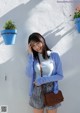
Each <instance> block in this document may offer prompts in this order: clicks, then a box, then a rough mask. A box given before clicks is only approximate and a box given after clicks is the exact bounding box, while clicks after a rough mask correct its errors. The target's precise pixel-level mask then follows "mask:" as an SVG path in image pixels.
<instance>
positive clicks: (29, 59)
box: [26, 53, 34, 77]
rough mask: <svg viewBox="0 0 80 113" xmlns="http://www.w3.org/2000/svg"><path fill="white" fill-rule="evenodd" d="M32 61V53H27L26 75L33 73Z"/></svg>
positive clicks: (29, 75) (30, 75)
mask: <svg viewBox="0 0 80 113" xmlns="http://www.w3.org/2000/svg"><path fill="white" fill-rule="evenodd" d="M33 62H34V58H33V54H29V53H28V54H27V65H26V75H27V76H28V77H32V75H33Z"/></svg>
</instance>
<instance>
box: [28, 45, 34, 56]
mask: <svg viewBox="0 0 80 113" xmlns="http://www.w3.org/2000/svg"><path fill="white" fill-rule="evenodd" d="M28 53H30V54H33V52H32V48H31V45H30V43H29V44H28Z"/></svg>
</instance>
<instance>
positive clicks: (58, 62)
mask: <svg viewBox="0 0 80 113" xmlns="http://www.w3.org/2000/svg"><path fill="white" fill-rule="evenodd" d="M53 57H54V60H55V65H56V66H55V74H51V76H48V75H43V77H40V78H37V79H36V83H37V85H42V84H45V83H49V82H54V81H58V80H61V79H62V78H63V71H62V63H61V60H60V57H59V55H58V53H53V54H52V58H53Z"/></svg>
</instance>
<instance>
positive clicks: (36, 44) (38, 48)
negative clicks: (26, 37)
mask: <svg viewBox="0 0 80 113" xmlns="http://www.w3.org/2000/svg"><path fill="white" fill-rule="evenodd" d="M31 47H32V48H33V50H35V51H36V52H38V53H42V49H43V43H42V42H34V41H31Z"/></svg>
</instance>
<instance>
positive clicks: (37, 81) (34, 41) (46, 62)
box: [26, 33, 63, 113]
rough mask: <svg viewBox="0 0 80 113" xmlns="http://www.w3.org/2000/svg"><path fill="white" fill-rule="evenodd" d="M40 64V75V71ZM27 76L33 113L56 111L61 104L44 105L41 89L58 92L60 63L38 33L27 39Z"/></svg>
mask: <svg viewBox="0 0 80 113" xmlns="http://www.w3.org/2000/svg"><path fill="white" fill-rule="evenodd" d="M40 64H41V66H42V75H43V76H42V77H41V71H40ZM26 72H27V76H28V77H30V78H31V81H30V83H31V84H30V92H29V95H30V101H29V105H30V106H32V107H33V112H34V113H44V108H46V111H47V113H57V108H58V107H59V106H61V104H57V105H54V106H45V105H44V98H43V95H42V88H41V85H42V84H43V91H44V93H45V92H50V91H52V90H53V91H54V92H55V93H57V92H58V80H61V79H62V78H63V72H62V64H61V60H60V57H59V55H58V53H55V52H52V51H51V50H50V49H49V47H48V46H47V44H46V41H45V39H44V37H43V36H42V35H41V34H39V33H32V34H31V35H30V36H29V39H28V63H27V71H26Z"/></svg>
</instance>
